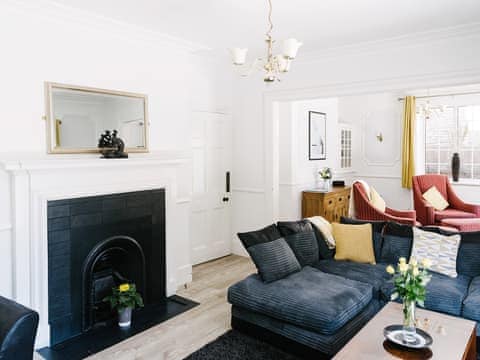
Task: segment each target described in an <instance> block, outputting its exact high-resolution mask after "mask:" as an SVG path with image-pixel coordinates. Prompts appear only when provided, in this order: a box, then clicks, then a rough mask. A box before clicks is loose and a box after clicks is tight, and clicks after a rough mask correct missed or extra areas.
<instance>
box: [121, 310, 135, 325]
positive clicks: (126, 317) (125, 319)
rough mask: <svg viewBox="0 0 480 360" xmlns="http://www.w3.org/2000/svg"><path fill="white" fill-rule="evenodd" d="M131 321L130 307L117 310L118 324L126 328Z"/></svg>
mask: <svg viewBox="0 0 480 360" xmlns="http://www.w3.org/2000/svg"><path fill="white" fill-rule="evenodd" d="M131 323H132V308H125V309H122V310H118V326H120V327H121V328H128V327H130V325H131Z"/></svg>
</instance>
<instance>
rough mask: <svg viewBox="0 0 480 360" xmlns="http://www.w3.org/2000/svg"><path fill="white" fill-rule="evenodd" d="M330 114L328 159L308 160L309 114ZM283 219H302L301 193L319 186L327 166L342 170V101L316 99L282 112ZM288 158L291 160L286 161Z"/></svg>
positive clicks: (286, 105) (293, 104) (288, 106)
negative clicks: (319, 176) (340, 103)
mask: <svg viewBox="0 0 480 360" xmlns="http://www.w3.org/2000/svg"><path fill="white" fill-rule="evenodd" d="M309 111H317V112H323V113H325V114H326V115H327V126H326V147H327V148H326V155H327V156H326V159H325V160H309V159H308V157H309V156H308V155H309V154H308V112H309ZM278 122H279V219H280V220H292V219H299V218H300V217H301V214H302V209H301V202H300V200H301V192H302V191H303V190H306V189H313V188H315V186H316V180H317V173H318V170H320V169H321V168H323V167H330V168H332V169H333V170H335V168H337V167H338V164H339V153H338V126H337V125H338V100H337V99H336V98H332V99H314V100H305V101H293V102H287V103H283V104H282V105H281V107H280V111H279V118H278ZM285 159H287V160H286V161H285Z"/></svg>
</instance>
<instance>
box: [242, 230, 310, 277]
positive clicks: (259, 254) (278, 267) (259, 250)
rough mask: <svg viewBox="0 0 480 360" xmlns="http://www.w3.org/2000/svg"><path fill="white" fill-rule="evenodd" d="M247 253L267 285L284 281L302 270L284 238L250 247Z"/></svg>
mask: <svg viewBox="0 0 480 360" xmlns="http://www.w3.org/2000/svg"><path fill="white" fill-rule="evenodd" d="M247 251H248V253H249V254H250V256H251V258H252V260H253V262H254V263H255V266H256V267H257V269H258V273H259V274H260V276H261V278H262V280H263V281H264V282H266V283H269V282H272V281H275V280H278V279H282V278H284V277H286V276H288V275H290V274H293V273H294V272H297V271H300V269H301V266H300V264H299V263H298V260H297V258H296V257H295V254H294V253H293V251H292V249H291V248H290V246H288V244H287V242H286V241H285V239H284V238H280V239H277V240H273V241H270V242H266V243H263V244H257V245H253V246H250V247H249V248H247Z"/></svg>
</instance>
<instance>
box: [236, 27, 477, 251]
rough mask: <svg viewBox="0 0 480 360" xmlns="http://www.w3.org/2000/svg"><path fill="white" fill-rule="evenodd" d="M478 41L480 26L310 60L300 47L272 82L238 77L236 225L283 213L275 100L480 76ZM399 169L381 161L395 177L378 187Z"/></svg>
mask: <svg viewBox="0 0 480 360" xmlns="http://www.w3.org/2000/svg"><path fill="white" fill-rule="evenodd" d="M424 35H425V34H424ZM478 43H480V32H479V31H478V29H476V28H473V29H472V31H470V32H469V31H463V32H457V31H445V32H438V33H431V34H426V35H425V36H417V35H414V36H410V37H408V36H407V37H403V38H402V39H400V40H398V39H397V40H392V41H390V42H388V41H386V42H382V43H379V44H367V45H364V46H355V47H349V48H343V49H340V50H337V51H326V52H325V54H324V55H322V54H319V57H318V58H316V59H308V60H305V61H303V62H302V60H301V59H302V56H303V54H302V53H301V52H300V54H299V56H298V58H297V60H295V62H294V64H293V66H292V69H291V72H290V73H289V74H288V75H286V76H285V77H284V79H283V80H282V82H281V83H277V84H274V85H273V86H265V85H264V84H262V82H261V80H260V79H259V77H252V78H249V79H238V80H236V84H235V85H236V86H235V96H234V100H235V101H234V105H233V111H232V113H233V126H234V130H233V133H234V151H233V163H234V174H235V176H234V178H233V181H234V191H235V205H234V216H233V227H234V231H247V230H253V229H256V228H259V227H260V226H264V225H266V224H268V223H270V222H272V221H273V220H275V218H274V215H273V214H274V212H273V211H272V196H271V195H272V189H273V187H272V184H273V181H274V180H275V179H274V177H272V175H271V173H272V171H271V170H272V155H271V154H272V152H273V148H271V144H274V142H272V123H271V118H269V116H268V115H270V114H271V110H269V109H268V107H269V106H270V105H271V103H272V101H273V102H275V101H292V100H301V99H309V98H310V99H312V98H325V97H334V96H338V97H342V96H347V95H361V94H368V93H381V92H391V93H395V92H397V91H402V90H404V89H412V88H428V87H435V86H437V87H438V86H447V85H454V84H467V83H478V82H480V65H479V63H478V61H477V59H478V58H479V57H480V47H479V46H478ZM340 121H342V119H340ZM378 122H380V119H377V123H378ZM274 145H275V144H274ZM398 169H399V168H398V167H397V168H395V167H392V168H390V169H384V168H383V167H382V168H381V169H380V167H379V169H378V173H379V174H382V176H387V175H388V176H389V177H392V178H391V179H389V180H387V181H386V182H385V184H386V186H385V187H381V186H378V187H379V190H380V191H381V192H382V193H384V194H387V193H388V191H387V190H389V189H390V187H395V188H399V185H398V184H399V177H400V173H399V171H398ZM369 171H370V169H369ZM369 175H374V174H370V173H369ZM398 199H399V198H398ZM398 199H397V198H395V199H394V198H393V197H392V199H390V198H389V200H390V201H391V202H392V206H398V207H405V205H407V204H406V203H403V200H401V201H398ZM402 199H403V197H402ZM237 248H238V247H237Z"/></svg>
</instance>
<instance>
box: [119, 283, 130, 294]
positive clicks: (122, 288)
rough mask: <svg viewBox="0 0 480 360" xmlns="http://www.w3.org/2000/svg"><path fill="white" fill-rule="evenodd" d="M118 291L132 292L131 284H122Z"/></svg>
mask: <svg viewBox="0 0 480 360" xmlns="http://www.w3.org/2000/svg"><path fill="white" fill-rule="evenodd" d="M118 290H120V292H125V291H128V290H130V285H129V284H122V285H120V286H119V287H118Z"/></svg>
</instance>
